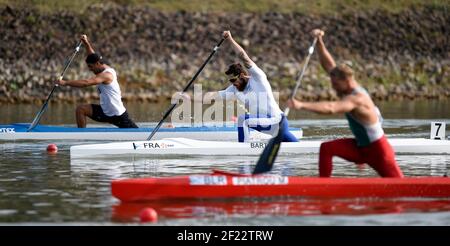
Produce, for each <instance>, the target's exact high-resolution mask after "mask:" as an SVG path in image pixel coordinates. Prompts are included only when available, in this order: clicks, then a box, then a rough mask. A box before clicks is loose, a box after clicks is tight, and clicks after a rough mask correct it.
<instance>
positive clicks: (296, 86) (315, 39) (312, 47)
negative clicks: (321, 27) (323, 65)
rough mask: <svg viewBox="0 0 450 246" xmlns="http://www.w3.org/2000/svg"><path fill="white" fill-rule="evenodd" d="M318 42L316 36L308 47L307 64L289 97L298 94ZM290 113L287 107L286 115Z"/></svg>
mask: <svg viewBox="0 0 450 246" xmlns="http://www.w3.org/2000/svg"><path fill="white" fill-rule="evenodd" d="M316 43H317V38H314V41H313V43H312V44H311V46H310V47H309V49H308V56H307V57H306V60H305V64H304V65H303V68H302V72H301V73H300V76H298V79H297V84H296V85H295V87H294V90H293V91H292V94H291V96H290V97H289V99H292V98H294V97H295V94H297V90H298V88H299V87H300V84H301V83H302V79H303V75H304V74H305V71H306V67H307V66H308V63H309V59H310V58H311V55H312V54H313V53H314V47H315V46H316ZM288 114H289V108H286V109H285V110H284V115H285V116H286V117H287V116H288Z"/></svg>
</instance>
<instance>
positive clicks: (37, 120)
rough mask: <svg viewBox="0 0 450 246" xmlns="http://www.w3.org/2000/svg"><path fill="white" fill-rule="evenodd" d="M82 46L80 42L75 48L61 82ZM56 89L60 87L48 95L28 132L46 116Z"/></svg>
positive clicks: (54, 87) (53, 89)
mask: <svg viewBox="0 0 450 246" xmlns="http://www.w3.org/2000/svg"><path fill="white" fill-rule="evenodd" d="M81 44H82V42H81V41H80V42H79V43H78V44H77V47H75V51H74V52H73V54H72V56H71V57H70V59H69V61H68V62H67V63H66V66H65V67H64V70H63V71H62V73H61V76H59V80H61V79H63V77H64V74H65V73H66V71H67V69H68V68H69V66H70V64H71V63H72V61H73V59H74V58H75V56H76V55H77V53H78V51H80V48H81ZM56 87H58V85H57V84H55V85H54V86H53V88H52V91H51V92H50V94H49V95H48V97H47V99H46V100H45V102H44V104H43V105H42V107H41V109H40V110H39V112H38V113H37V115H36V117H34V120H33V122H32V123H31V125H30V127H29V128H28V130H27V131H32V130H33V129H34V128H35V127H36V125H37V124H39V121H40V120H41V117H42V115H43V114H44V112H45V110H46V109H47V107H48V102H49V101H50V99H51V98H52V96H53V92H54V91H55V89H56Z"/></svg>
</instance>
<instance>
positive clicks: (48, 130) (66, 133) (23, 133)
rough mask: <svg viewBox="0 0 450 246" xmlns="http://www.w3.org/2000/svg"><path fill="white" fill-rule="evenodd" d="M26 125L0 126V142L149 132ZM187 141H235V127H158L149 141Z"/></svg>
mask: <svg viewBox="0 0 450 246" xmlns="http://www.w3.org/2000/svg"><path fill="white" fill-rule="evenodd" d="M29 126H30V124H29V123H18V124H11V125H0V140H58V139H74V140H146V139H147V137H148V136H149V135H150V133H151V132H152V131H153V128H150V127H149V128H117V127H90V128H76V127H69V126H49V125H38V126H36V127H35V128H34V129H33V130H32V131H30V132H28V131H27V130H28V127H29ZM290 131H291V132H292V133H293V134H294V135H295V136H296V137H297V138H301V137H302V136H303V132H302V129H300V128H290ZM251 137H252V138H256V139H258V138H259V139H261V138H270V136H269V135H267V134H262V133H259V132H256V131H253V130H252V131H251ZM163 138H190V139H197V140H229V141H236V140H237V127H236V125H234V126H221V127H217V126H201V127H195V126H194V127H193V126H178V127H161V128H160V129H159V130H158V132H157V133H156V135H155V136H154V138H153V139H155V140H156V139H163Z"/></svg>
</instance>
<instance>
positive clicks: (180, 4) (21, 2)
mask: <svg viewBox="0 0 450 246" xmlns="http://www.w3.org/2000/svg"><path fill="white" fill-rule="evenodd" d="M105 4H117V5H128V6H132V7H141V6H147V7H151V8H154V9H158V10H161V11H167V12H174V11H188V12H283V13H290V12H298V13H309V14H336V13H339V14H342V13H349V12H355V11H370V10H385V11H388V12H392V13H396V12H399V11H402V10H404V9H406V8H411V7H415V6H417V7H420V6H423V5H428V6H429V5H434V6H436V7H443V8H448V7H449V6H450V1H448V0H444V1H438V0H427V1H423V0H314V1H311V0H256V1H248V0H226V1H224V0H75V1H74V0H0V7H1V6H6V5H9V6H14V7H21V8H23V7H34V8H37V9H39V10H41V11H43V12H55V11H63V10H65V11H71V12H83V11H84V10H86V8H88V7H89V6H91V5H105Z"/></svg>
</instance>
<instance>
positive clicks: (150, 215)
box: [139, 208, 158, 223]
mask: <svg viewBox="0 0 450 246" xmlns="http://www.w3.org/2000/svg"><path fill="white" fill-rule="evenodd" d="M139 218H140V219H141V223H147V222H156V221H158V213H156V211H155V210H154V209H153V208H145V209H143V210H142V211H141V214H140V215H139Z"/></svg>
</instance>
